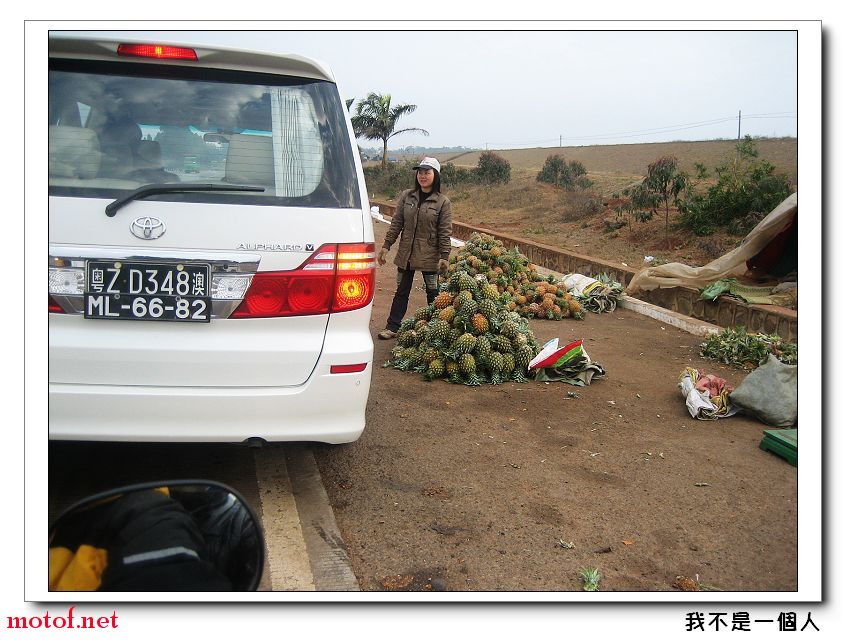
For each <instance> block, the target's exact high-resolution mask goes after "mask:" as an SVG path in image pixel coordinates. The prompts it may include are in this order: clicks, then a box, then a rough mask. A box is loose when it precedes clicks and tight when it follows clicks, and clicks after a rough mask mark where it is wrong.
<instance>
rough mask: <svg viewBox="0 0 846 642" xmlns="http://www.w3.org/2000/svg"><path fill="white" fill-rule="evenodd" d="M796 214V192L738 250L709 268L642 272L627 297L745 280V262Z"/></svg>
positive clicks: (676, 265) (658, 268) (667, 266)
mask: <svg viewBox="0 0 846 642" xmlns="http://www.w3.org/2000/svg"><path fill="white" fill-rule="evenodd" d="M796 213H797V193H796V192H794V193H793V194H791V195H790V196H788V197H787V198H786V199H784V200H783V201H782V202H781V203H779V205H778V206H777V207H776V208H775V209H774V210H773V211H772V212H770V213H769V214H767V216H766V217H765V218H764V219H763V220H762V221H761V222H760V223H758V225H756V226H755V228H754V229H753V230H752V231H751V232H749V234H747V235H746V238H745V239H743V242H742V243H741V244H740V246H739V247H737V248H735V249H734V250H732V251H731V252H729V253H728V254H724V255H723V256H721V257H720V258H718V259H714V260H713V261H711V262H710V263H708V264H707V265H703V266H701V267H691V266H689V265H685V264H684V263H666V264H665V265H657V266H655V267H648V268H644V269H643V270H640V271H639V272H638V273H637V274H635V275H634V276H633V277H632V280H631V281H630V282H629V285H628V287H627V288H626V293H627V294H636V293H637V292H638V291H641V290H644V291H648V290H654V289H656V288H674V287H684V286H687V287H693V288H696V289H702V288H704V287H705V286H707V285H709V284H711V283H713V282H714V281H717V280H719V279H722V278H726V277H737V276H742V275H743V274H744V273H745V272H746V261H747V260H749V259H751V258H753V257H754V256H756V255H757V254H758V253H759V252H760V251H761V250H763V249H764V248H765V247H766V246H767V244H768V243H769V242H770V241H771V240H772V239H773V238H774V237H775V236H777V235H778V234H779V233H780V232H782V231H783V230H784V229H785V227H786V226H788V225H789V224H790V223H791V222H792V221H793V217H794V216H796Z"/></svg>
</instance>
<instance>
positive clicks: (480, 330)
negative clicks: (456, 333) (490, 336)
mask: <svg viewBox="0 0 846 642" xmlns="http://www.w3.org/2000/svg"><path fill="white" fill-rule="evenodd" d="M471 323H472V324H473V330H474V332H475V333H476V334H484V333H485V332H487V331H488V319H487V317H486V316H485V315H484V314H479V313H478V312H477V313H476V314H474V315H473V317H472V319H471Z"/></svg>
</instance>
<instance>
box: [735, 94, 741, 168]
mask: <svg viewBox="0 0 846 642" xmlns="http://www.w3.org/2000/svg"><path fill="white" fill-rule="evenodd" d="M737 144H738V145H740V110H739V109H738V110H737ZM739 160H740V150H738V149H737V148H735V150H734V169H735V171H737V162H738V161H739Z"/></svg>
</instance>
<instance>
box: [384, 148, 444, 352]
mask: <svg viewBox="0 0 846 642" xmlns="http://www.w3.org/2000/svg"><path fill="white" fill-rule="evenodd" d="M414 169H415V170H416V173H415V178H414V187H413V188H411V189H407V190H405V191H404V192H403V193H402V194H400V196H399V199H398V200H397V210H396V212H395V213H394V216H393V218H392V219H391V227H390V228H389V229H388V232H387V234H385V242H384V244H383V245H382V249H381V250H379V256H378V257H377V259H378V261H379V265H385V258H386V257H387V255H388V250H390V249H391V245H393V244H394V241H396V240H397V237H399V239H400V241H399V247H398V248H397V254H396V256H395V257H394V263H395V264H396V266H397V291H396V293H395V294H394V301H393V303H392V304H391V312H390V315H389V316H388V322H387V324H386V325H385V329H384V330H382V331H381V332H380V333H379V338H380V339H393V338H394V337H395V336H397V330H398V329H399V327H400V323H401V322H402V318H403V317H404V316H405V312H406V310H407V309H408V295H409V294H410V293H411V285H412V282H413V281H414V272H415V271H417V270H419V271H420V272H422V273H423V283H424V284H425V286H426V301H427V302H429V303H431V302H432V301H434V299H435V295H437V293H438V273H441V274H446V271H447V266H448V262H447V259H449V252H450V249H451V245H450V235H451V234H452V204H451V203H450V202H449V199H448V198H447V197H446V196H444V195H443V194H441V173H440V172H441V164H440V163H439V162H438V161H437V159H435V158H430V157H426V158H424V159H423V160H422V161H420V164H419V165H417V166H416V167H415V168H414ZM400 234H402V235H401V236H400Z"/></svg>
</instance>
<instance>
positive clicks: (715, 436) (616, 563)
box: [313, 223, 797, 591]
mask: <svg viewBox="0 0 846 642" xmlns="http://www.w3.org/2000/svg"><path fill="white" fill-rule="evenodd" d="M374 225H375V226H376V235H377V246H378V244H380V243H381V240H382V238H383V235H384V233H385V229H386V226H385V225H384V224H380V223H374ZM392 256H393V253H391V257H392ZM394 277H395V268H394V266H393V265H392V264H391V263H390V261H389V263H388V264H387V265H386V266H384V267H382V268H379V269H378V271H377V288H378V289H377V293H376V298H375V303H374V310H373V319H372V322H371V330H372V332H373V337H374V342H375V344H376V351H375V357H374V362H375V364H376V367H375V369H374V375H373V381H372V386H371V391H370V398H369V403H368V407H367V427H366V428H365V431H364V434H363V435H362V437H361V438H360V439H359V440H358V441H357V442H356V443H353V444H348V445H343V446H328V445H314V447H313V448H314V455H315V458H316V460H317V463H318V465H319V467H320V471H321V474H322V477H323V481H324V485H325V487H326V490H327V493H328V495H329V498H330V501H331V503H332V506H333V508H334V511H335V516H336V519H337V521H338V525H339V527H340V529H341V532H342V536H343V539H344V542H345V544H346V546H347V550H348V553H349V556H350V559H351V562H352V566H353V570H354V571H355V574H356V576H357V577H358V578H359V582H360V584H361V588H362V589H364V590H370V591H384V590H448V591H512V590H513V591H579V590H581V589H582V583H581V581H580V579H579V571H580V569H582V568H584V567H595V568H597V569H598V570H599V572H600V574H601V581H600V590H605V591H677V590H680V589H679V588H678V585H679V583H678V581H677V577H678V576H682V577H686V578H691V579H694V580H695V579H697V577H698V581H699V582H700V584H701V585H703V586H705V587H712V588H714V589H719V590H723V591H795V590H796V589H797V548H796V541H797V474H796V471H797V469H796V468H794V467H792V466H790V465H789V464H788V463H787V462H785V461H784V460H782V459H780V458H778V457H776V456H774V455H772V454H770V453H767V452H764V451H762V450H760V449H759V447H758V444H759V442H760V440H761V437H762V431H763V430H764V429H765V428H766V426H764V425H763V424H761V423H759V422H757V421H755V420H753V419H750V418H746V417H743V416H735V417H731V418H727V419H722V420H719V421H714V422H705V421H697V420H694V419H692V418H691V417H690V415H689V414H688V412H687V409H686V407H685V404H684V401H683V399H682V397H681V395H680V393H679V390H678V388H677V381H678V377H679V375H680V374H681V372H682V370H683V368H684V367H686V366H688V365H691V366H694V367H697V368H700V369H704V370H705V371H707V372H708V373H712V374H716V375H718V376H721V377H724V378H725V379H727V380H728V382H729V383H731V384H733V385H735V386H736V385H738V384H739V383H740V382H741V380H742V379H743V377H744V376H745V374H746V373H745V372H744V371H741V370H738V369H734V368H731V367H724V366H720V365H718V364H716V363H714V362H712V361H709V360H707V359H704V358H702V357H700V356H698V352H699V344H700V342H701V338H699V337H696V336H694V335H691V334H688V333H685V332H683V331H681V330H678V329H676V328H673V327H671V326H666V325H663V324H661V323H660V322H658V321H655V320H652V319H649V318H647V317H643V316H641V315H638V314H636V313H634V312H631V311H628V310H622V309H618V310H616V311H615V312H613V313H611V314H603V315H595V314H590V315H588V316H587V317H586V318H585V319H584V320H582V321H577V320H571V319H564V320H562V321H538V320H533V321H531V322H530V325H531V327H532V330H533V332H534V333H535V336H536V337H537V338H538V339H539V341H541V342H542V343H543V342H545V341H547V340H548V339H551V338H553V337H559V338H560V340H561V341H562V343H566V342H568V341H571V340H574V339H579V338H583V339H584V340H585V348H586V350H587V352H588V354H589V355H590V357H591V358H592V360H593V361H595V362H598V363H600V364H601V365H602V366H603V367H604V368H605V370H606V373H607V376H606V378H605V379H599V380H594V381H593V383H592V385H590V386H587V387H583V388H577V387H574V386H570V385H567V384H564V383H539V382H528V383H524V384H516V383H508V384H504V385H500V386H492V385H484V386H480V387H475V388H473V387H468V386H461V385H453V384H449V383H447V382H445V381H437V382H431V383H429V382H426V381H424V380H423V379H422V378H421V377H420V375H418V374H415V373H408V372H401V371H398V370H395V369H392V368H382V367H380V366H381V364H383V363H384V362H385V361H386V360H387V359H388V356H389V351H390V348H391V347H393V344H394V342H393V341H379V340H377V339H376V334H377V333H378V332H379V331H380V330H381V329H382V328H383V327H384V321H385V319H386V317H387V313H388V308H389V306H390V303H391V298H392V295H393V290H394ZM417 279H418V280H417V282H416V286H417V287H415V289H414V291H413V293H412V299H411V302H410V306H409V309H410V312H413V310H414V309H416V308H417V307H419V306H421V305H424V304H425V295H424V293H423V290H422V289H421V288H422V280H421V279H420V278H419V276H418V277H417ZM568 393H575V395H573V396H570V395H569V394H568ZM674 585H675V586H674Z"/></svg>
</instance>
